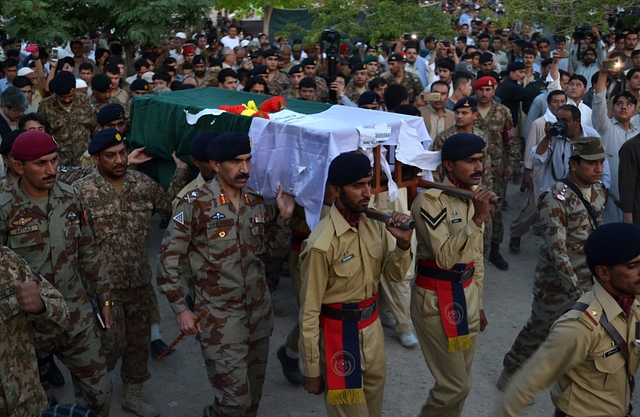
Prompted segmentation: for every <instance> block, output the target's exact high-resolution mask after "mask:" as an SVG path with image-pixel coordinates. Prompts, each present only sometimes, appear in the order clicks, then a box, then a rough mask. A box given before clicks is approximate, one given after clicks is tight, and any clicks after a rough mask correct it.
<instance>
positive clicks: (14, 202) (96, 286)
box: [0, 181, 111, 335]
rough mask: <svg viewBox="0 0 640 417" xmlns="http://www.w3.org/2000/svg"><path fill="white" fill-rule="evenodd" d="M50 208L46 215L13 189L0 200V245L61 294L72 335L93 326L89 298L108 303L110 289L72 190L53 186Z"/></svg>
mask: <svg viewBox="0 0 640 417" xmlns="http://www.w3.org/2000/svg"><path fill="white" fill-rule="evenodd" d="M48 206H49V213H46V212H44V211H43V210H42V209H41V208H40V207H39V206H38V205H36V204H34V203H33V202H32V200H31V199H30V198H29V197H28V196H27V194H25V193H24V191H22V189H21V188H20V181H18V182H17V183H15V184H14V186H13V189H12V190H11V192H9V193H3V194H2V195H0V244H2V245H4V246H7V247H8V248H10V249H12V250H13V251H14V252H16V253H17V254H18V255H20V256H22V257H23V258H24V259H25V260H26V261H27V262H28V263H29V266H30V267H31V268H33V269H34V270H36V271H38V273H40V274H41V275H42V276H43V277H44V278H46V279H47V281H49V282H50V283H51V284H53V286H54V287H56V288H57V289H58V290H59V291H60V293H61V294H62V296H63V297H64V300H65V301H66V303H67V305H68V306H69V313H70V315H71V320H70V322H69V328H68V329H67V331H68V332H69V334H71V335H75V334H78V333H80V332H81V331H83V330H85V329H87V328H89V327H91V326H93V325H94V314H93V310H92V308H91V305H90V304H89V298H90V297H95V296H97V297H98V302H99V303H102V302H103V301H106V300H110V299H111V296H110V290H111V283H110V280H109V275H108V274H107V273H106V272H105V269H104V263H103V260H102V256H101V255H100V251H99V249H98V247H97V246H96V245H95V243H94V238H93V232H92V231H91V229H90V228H89V226H88V225H86V224H84V210H83V208H82V204H81V203H80V199H79V198H78V196H77V195H76V193H75V191H74V189H73V188H71V187H70V186H68V185H66V184H63V183H60V182H58V183H56V185H54V187H53V188H52V189H51V190H50V191H49V203H48Z"/></svg>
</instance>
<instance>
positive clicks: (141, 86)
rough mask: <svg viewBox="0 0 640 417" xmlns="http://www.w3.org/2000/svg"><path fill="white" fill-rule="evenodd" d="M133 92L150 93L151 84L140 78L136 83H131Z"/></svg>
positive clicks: (130, 88)
mask: <svg viewBox="0 0 640 417" xmlns="http://www.w3.org/2000/svg"><path fill="white" fill-rule="evenodd" d="M129 90H131V91H142V90H144V91H149V83H148V82H147V81H146V80H143V79H142V78H138V79H137V80H135V81H134V82H132V83H131V87H129Z"/></svg>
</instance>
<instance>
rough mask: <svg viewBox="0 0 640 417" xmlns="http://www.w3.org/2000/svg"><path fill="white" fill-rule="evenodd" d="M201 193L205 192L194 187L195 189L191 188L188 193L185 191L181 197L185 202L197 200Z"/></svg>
mask: <svg viewBox="0 0 640 417" xmlns="http://www.w3.org/2000/svg"><path fill="white" fill-rule="evenodd" d="M203 195H205V192H204V191H203V190H201V189H200V188H196V189H195V190H191V191H189V192H188V193H186V194H185V195H184V197H182V199H183V200H185V201H186V202H187V203H191V202H192V201H194V200H197V199H198V198H200V197H202V196H203Z"/></svg>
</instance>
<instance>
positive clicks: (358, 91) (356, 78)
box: [344, 62, 369, 103]
mask: <svg viewBox="0 0 640 417" xmlns="http://www.w3.org/2000/svg"><path fill="white" fill-rule="evenodd" d="M351 75H352V78H351V80H349V84H347V88H346V89H345V90H344V94H345V95H346V96H347V97H348V98H349V100H351V101H352V102H354V103H357V102H358V98H359V97H360V96H361V95H362V93H364V92H365V91H367V90H368V89H369V88H368V87H367V64H365V63H362V62H359V63H357V64H355V65H354V66H353V67H352V68H351Z"/></svg>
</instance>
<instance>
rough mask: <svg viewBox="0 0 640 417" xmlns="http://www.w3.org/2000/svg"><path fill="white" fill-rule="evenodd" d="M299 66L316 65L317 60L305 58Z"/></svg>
mask: <svg viewBox="0 0 640 417" xmlns="http://www.w3.org/2000/svg"><path fill="white" fill-rule="evenodd" d="M300 65H302V66H303V67H306V66H307V65H318V60H317V59H315V58H305V59H304V60H303V61H302V64H300Z"/></svg>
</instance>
